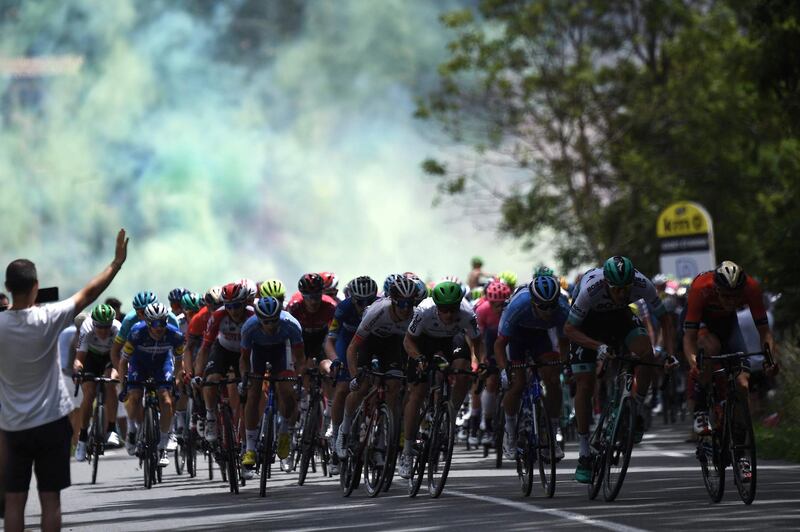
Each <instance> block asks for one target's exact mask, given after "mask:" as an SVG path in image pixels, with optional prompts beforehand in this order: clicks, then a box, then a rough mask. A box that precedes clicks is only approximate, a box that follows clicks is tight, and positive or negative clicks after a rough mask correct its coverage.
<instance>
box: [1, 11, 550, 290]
mask: <svg viewBox="0 0 800 532" xmlns="http://www.w3.org/2000/svg"><path fill="white" fill-rule="evenodd" d="M460 3H461V2H458V1H457V0H451V1H450V2H443V3H442V2H440V3H434V2H427V1H425V0H417V1H406V0H387V1H381V2H364V1H359V0H346V1H336V2H333V1H327V2H326V1H307V2H303V1H300V0H292V1H286V2H281V1H278V0H275V1H272V2H247V1H239V2H234V3H227V2H226V3H213V2H200V1H182V2H167V1H163V2H133V1H132V0H118V1H115V2H101V1H99V0H98V1H89V0H48V1H39V2H19V1H18V2H0V6H2V7H0V17H2V19H1V20H0V56H2V57H3V58H13V57H26V56H27V57H60V56H64V55H71V56H76V57H82V58H83V63H82V64H81V66H80V69H79V70H78V71H77V73H74V74H68V73H64V74H61V75H48V76H34V77H30V76H29V77H25V76H19V75H12V74H10V73H9V72H6V73H5V74H3V75H2V76H0V94H3V95H4V96H3V100H2V103H1V104H0V105H2V113H3V115H2V124H3V126H2V129H0V186H2V191H3V197H4V198H5V201H4V202H3V206H2V219H3V224H2V225H3V228H2V230H0V258H2V260H3V261H4V264H5V263H7V262H8V261H9V260H11V259H13V258H16V257H22V256H24V257H29V258H31V259H32V260H34V261H35V262H37V264H38V266H39V270H40V277H41V278H42V282H43V284H46V285H49V284H58V285H60V286H62V288H63V290H64V291H65V292H68V291H70V290H73V289H75V288H77V287H79V285H80V283H82V282H83V281H84V280H85V279H87V277H88V276H89V275H91V274H93V273H95V271H96V270H98V269H99V268H100V267H101V265H103V264H104V263H105V262H106V261H107V260H109V259H110V257H111V252H112V245H113V235H114V234H115V231H116V228H118V227H125V228H126V229H128V231H129V233H130V235H131V241H132V243H131V249H130V253H129V260H128V263H127V264H126V266H125V268H124V269H123V272H122V273H121V274H120V276H119V277H118V280H117V281H115V285H114V287H113V288H112V290H111V291H112V292H114V293H116V294H117V295H120V296H122V297H123V298H124V299H127V298H128V297H129V295H130V294H131V293H132V292H134V291H136V290H139V289H142V288H148V289H153V290H157V291H159V292H160V293H161V294H164V293H165V291H166V290H168V289H169V288H171V287H173V286H176V285H185V286H188V287H190V288H193V289H196V290H201V289H205V288H207V287H208V286H210V285H212V284H219V283H221V282H225V281H229V280H232V279H236V278H240V277H243V276H248V277H252V278H255V279H263V278H266V277H272V276H277V277H280V278H282V279H283V280H284V282H286V283H287V284H288V285H292V284H294V281H295V280H296V279H297V278H298V277H299V276H300V274H302V273H303V272H305V271H308V270H311V271H320V270H333V271H336V272H337V273H338V274H339V276H340V278H342V279H349V278H350V277H352V276H354V275H357V274H361V273H368V274H371V275H374V276H376V277H378V278H382V277H383V276H384V275H385V274H387V273H389V272H390V271H396V270H400V271H404V270H414V271H417V272H419V273H421V274H423V275H426V276H430V277H434V278H435V277H439V276H442V275H445V274H448V273H455V274H460V275H464V274H465V273H466V270H467V267H468V260H469V257H470V256H472V255H474V254H481V255H483V256H484V258H485V259H486V266H487V268H488V269H490V270H494V271H497V270H500V269H514V270H516V271H517V272H518V273H520V275H527V273H528V272H529V269H530V266H531V263H532V259H531V258H530V257H529V256H526V255H524V254H522V253H520V252H518V251H516V246H515V245H514V243H512V242H502V241H501V242H498V241H497V239H496V235H495V234H494V233H493V232H492V230H491V228H492V227H494V222H495V220H494V219H493V218H492V217H491V216H489V215H485V214H483V215H480V216H474V215H472V214H470V213H468V212H467V211H465V210H464V208H463V207H462V206H459V205H441V206H439V207H437V208H435V209H434V208H432V207H431V200H432V198H433V187H432V186H431V185H430V184H429V183H427V182H426V181H425V179H424V177H422V175H421V172H420V170H419V163H420V161H421V160H422V159H424V158H425V157H426V156H429V155H434V154H437V152H438V150H439V148H440V147H441V146H440V145H439V144H432V143H431V139H432V137H435V133H431V132H429V131H423V130H422V127H426V126H425V125H423V124H419V123H415V121H414V119H413V118H412V112H413V108H414V105H413V99H414V97H415V95H417V94H419V93H420V92H424V91H426V90H427V89H429V88H430V87H431V84H432V83H434V82H435V69H436V66H437V64H438V63H439V62H440V61H441V60H442V58H443V57H444V56H445V45H446V42H447V39H448V35H447V34H446V33H445V31H444V30H443V29H442V28H441V26H440V25H439V22H438V15H439V13H440V12H441V11H442V10H444V9H447V8H451V7H454V6H458V5H460ZM439 142H445V141H444V139H441V140H440V141H439ZM537 259H538V255H537Z"/></svg>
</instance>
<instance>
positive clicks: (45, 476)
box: [0, 416, 72, 493]
mask: <svg viewBox="0 0 800 532" xmlns="http://www.w3.org/2000/svg"><path fill="white" fill-rule="evenodd" d="M0 437H2V435H0ZM5 438H6V450H7V457H8V460H7V461H6V466H5V467H6V486H5V487H6V492H8V493H20V492H26V491H28V490H29V489H30V486H31V470H33V472H35V473H36V485H37V489H38V490H39V491H61V490H63V489H65V488H68V487H69V486H70V476H69V458H70V452H69V451H70V443H71V441H72V426H71V425H70V423H69V418H68V417H66V416H65V417H62V418H61V419H58V420H56V421H51V422H50V423H46V424H44V425H41V426H38V427H34V428H32V429H27V430H20V431H11V432H9V431H7V432H5Z"/></svg>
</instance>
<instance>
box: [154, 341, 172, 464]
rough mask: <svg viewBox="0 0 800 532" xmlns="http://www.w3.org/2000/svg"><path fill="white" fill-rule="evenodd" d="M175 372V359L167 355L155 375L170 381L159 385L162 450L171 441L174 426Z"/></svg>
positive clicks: (163, 380)
mask: <svg viewBox="0 0 800 532" xmlns="http://www.w3.org/2000/svg"><path fill="white" fill-rule="evenodd" d="M174 372H175V366H174V362H173V359H172V357H171V356H169V355H167V357H166V358H165V359H164V363H163V365H162V366H161V371H160V372H158V373H157V374H156V375H155V379H156V380H157V381H161V382H168V383H169V384H161V385H160V386H159V387H158V403H159V409H160V415H159V421H160V426H159V429H160V430H161V442H160V443H159V445H158V448H159V449H161V450H163V449H166V447H167V442H168V441H169V433H170V428H172V413H173V401H172V387H173V386H174V384H173V381H174V379H175V375H174Z"/></svg>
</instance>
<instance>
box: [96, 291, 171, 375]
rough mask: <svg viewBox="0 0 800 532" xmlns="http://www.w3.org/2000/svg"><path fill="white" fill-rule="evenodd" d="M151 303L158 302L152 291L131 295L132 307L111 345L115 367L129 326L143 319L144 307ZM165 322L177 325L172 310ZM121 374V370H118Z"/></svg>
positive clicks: (117, 366)
mask: <svg viewBox="0 0 800 532" xmlns="http://www.w3.org/2000/svg"><path fill="white" fill-rule="evenodd" d="M151 303H158V296H156V295H155V294H154V293H153V292H148V291H143V292H139V293H138V294H136V295H135V296H134V297H133V302H132V305H131V306H132V307H133V310H131V311H130V312H128V313H127V314H126V315H125V317H124V318H122V321H121V323H120V326H119V332H117V336H116V337H115V338H114V345H113V346H111V362H112V363H113V364H114V367H115V368H118V369H119V361H120V357H119V355H120V352H121V351H122V346H123V345H125V341H126V340H127V339H128V334H129V333H130V331H131V328H132V327H133V326H134V325H136V324H137V323H139V322H141V321H143V320H144V309H145V307H147V305H149V304H151ZM167 323H169V324H170V325H174V326H175V327H178V326H179V324H178V318H177V317H176V316H175V314H173V313H172V312H169V314H168V315H167ZM120 375H122V372H120Z"/></svg>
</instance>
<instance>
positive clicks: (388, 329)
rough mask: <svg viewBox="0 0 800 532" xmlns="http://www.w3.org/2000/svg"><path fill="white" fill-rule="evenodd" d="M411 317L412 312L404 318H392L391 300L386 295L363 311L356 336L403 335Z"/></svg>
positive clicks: (382, 336) (381, 336) (384, 336)
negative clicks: (397, 319) (396, 319)
mask: <svg viewBox="0 0 800 532" xmlns="http://www.w3.org/2000/svg"><path fill="white" fill-rule="evenodd" d="M412 317H413V314H412V315H409V317H408V318H406V319H404V320H401V321H395V320H394V319H393V318H392V300H391V299H389V298H388V297H385V298H382V299H378V300H376V301H375V302H374V303H373V304H371V305H370V306H368V307H367V309H366V310H365V311H364V315H363V316H362V317H361V323H360V324H359V325H358V329H357V330H356V336H358V337H359V338H366V337H367V336H369V335H374V336H378V337H380V338H387V337H389V336H404V335H405V334H406V330H408V325H409V324H410V323H411V318H412Z"/></svg>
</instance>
